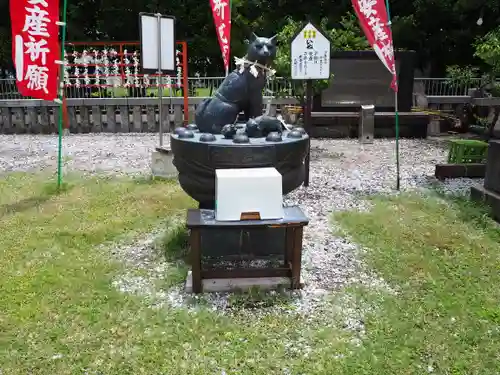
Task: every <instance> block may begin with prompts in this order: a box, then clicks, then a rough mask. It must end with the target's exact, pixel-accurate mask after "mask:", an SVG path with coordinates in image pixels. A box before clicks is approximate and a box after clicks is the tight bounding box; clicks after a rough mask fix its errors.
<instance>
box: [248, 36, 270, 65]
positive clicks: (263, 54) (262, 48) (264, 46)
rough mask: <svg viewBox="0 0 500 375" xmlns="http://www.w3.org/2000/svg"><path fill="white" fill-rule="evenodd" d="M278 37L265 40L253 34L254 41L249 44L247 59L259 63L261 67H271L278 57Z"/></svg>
mask: <svg viewBox="0 0 500 375" xmlns="http://www.w3.org/2000/svg"><path fill="white" fill-rule="evenodd" d="M276 37H277V35H275V36H273V37H271V38H265V37H261V36H257V35H255V33H252V39H251V40H250V41H249V43H248V49H247V55H246V59H247V60H248V61H251V62H255V61H257V62H258V63H259V64H261V65H270V64H271V63H272V61H273V60H274V58H275V57H276V42H277V40H276V39H277V38H276Z"/></svg>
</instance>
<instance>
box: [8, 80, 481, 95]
mask: <svg viewBox="0 0 500 375" xmlns="http://www.w3.org/2000/svg"><path fill="white" fill-rule="evenodd" d="M223 80H224V77H190V78H188V90H189V96H194V97H206V96H212V94H213V93H214V92H215V90H216V89H217V88H218V87H219V85H220V84H221V83H222V81H223ZM158 83H159V82H158V80H157V79H156V80H155V77H150V78H149V80H148V82H147V83H144V82H139V87H128V86H127V85H126V84H125V83H124V82H121V81H115V82H114V83H113V84H112V86H113V87H105V88H103V87H95V88H92V87H76V86H75V85H74V84H73V85H71V87H67V88H66V89H65V90H66V97H68V98H88V97H90V98H122V97H156V96H157V92H158ZM479 83H480V78H477V80H474V81H473V82H472V83H471V84H470V85H462V86H457V85H454V84H452V83H451V82H450V80H448V79H446V78H415V87H416V86H417V85H418V86H419V87H420V90H422V88H423V90H424V92H425V94H426V95H427V96H462V95H467V94H468V90H469V89H470V88H474V87H478V86H479ZM163 86H164V87H165V89H164V90H163V92H164V95H165V96H173V97H181V96H183V88H177V87H176V86H175V83H174V84H172V85H171V88H172V90H170V86H169V85H168V84H167V82H163ZM292 87H293V86H292V82H291V80H290V79H288V78H283V77H276V78H274V79H272V80H270V81H269V82H268V84H267V87H266V88H265V92H264V94H265V95H266V96H267V95H269V96H273V95H278V94H279V96H293V95H294V92H293V88H292ZM415 91H416V90H415ZM6 99H25V98H24V97H23V96H21V95H20V94H19V92H18V91H17V87H16V81H15V79H0V100H6Z"/></svg>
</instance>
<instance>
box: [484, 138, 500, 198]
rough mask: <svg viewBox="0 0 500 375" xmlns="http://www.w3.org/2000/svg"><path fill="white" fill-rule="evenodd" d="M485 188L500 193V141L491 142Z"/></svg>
mask: <svg viewBox="0 0 500 375" xmlns="http://www.w3.org/2000/svg"><path fill="white" fill-rule="evenodd" d="M484 187H485V188H486V189H487V190H491V191H494V192H496V193H500V140H491V141H490V142H489V147H488V158H487V160H486V175H485V177H484Z"/></svg>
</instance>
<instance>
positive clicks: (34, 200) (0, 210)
mask: <svg viewBox="0 0 500 375" xmlns="http://www.w3.org/2000/svg"><path fill="white" fill-rule="evenodd" d="M73 187H74V185H72V184H68V183H63V184H61V186H60V187H59V186H57V184H55V183H53V182H51V183H47V184H45V185H43V186H42V189H41V192H40V194H39V195H36V196H34V197H29V198H25V199H22V200H20V201H17V202H14V203H8V204H3V205H0V217H3V216H6V215H10V214H14V213H17V212H24V211H27V210H30V209H32V208H35V207H38V206H40V205H41V204H43V203H45V202H47V201H48V200H50V199H51V198H52V197H54V196H56V195H59V194H62V193H66V192H68V191H70V190H71V189H72V188H73Z"/></svg>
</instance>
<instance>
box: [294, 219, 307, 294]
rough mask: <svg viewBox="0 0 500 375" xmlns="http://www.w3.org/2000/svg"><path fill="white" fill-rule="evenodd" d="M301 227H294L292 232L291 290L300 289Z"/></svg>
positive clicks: (302, 229) (302, 230)
mask: <svg viewBox="0 0 500 375" xmlns="http://www.w3.org/2000/svg"><path fill="white" fill-rule="evenodd" d="M303 232H304V228H303V227H296V228H294V230H293V234H294V236H293V237H294V240H293V250H292V289H300V269H301V267H302V235H303Z"/></svg>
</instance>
